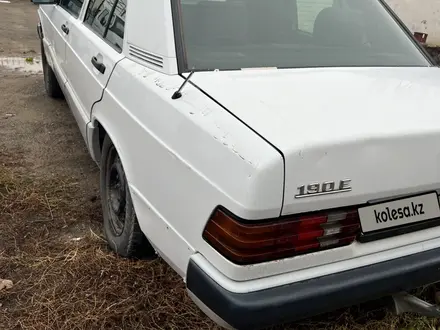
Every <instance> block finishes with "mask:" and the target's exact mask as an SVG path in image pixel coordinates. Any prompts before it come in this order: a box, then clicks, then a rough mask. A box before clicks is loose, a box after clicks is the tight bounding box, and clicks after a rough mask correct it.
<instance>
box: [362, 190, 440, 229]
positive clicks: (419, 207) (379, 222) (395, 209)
mask: <svg viewBox="0 0 440 330" xmlns="http://www.w3.org/2000/svg"><path fill="white" fill-rule="evenodd" d="M359 218H360V220H361V226H362V231H363V232H364V233H367V232H370V231H375V230H381V229H387V228H392V227H396V226H402V225H408V224H411V223H414V222H420V221H424V220H429V219H434V218H440V207H439V201H438V197H437V194H436V193H432V194H427V195H420V196H416V197H410V198H405V199H399V200H396V201H392V202H386V203H381V204H376V205H373V206H367V207H363V208H360V209H359Z"/></svg>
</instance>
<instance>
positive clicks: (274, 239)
mask: <svg viewBox="0 0 440 330" xmlns="http://www.w3.org/2000/svg"><path fill="white" fill-rule="evenodd" d="M359 230H360V223H359V215H358V212H357V210H341V211H331V212H328V213H325V212H320V213H313V214H306V215H298V216H290V217H286V218H280V219H277V220H270V221H266V222H259V223H252V222H243V221H239V220H237V219H236V218H235V217H234V216H232V215H230V214H229V213H228V212H225V211H222V210H220V209H218V210H216V211H215V212H214V213H213V214H212V216H211V218H210V219H209V221H208V224H207V225H206V227H205V230H204V232H203V238H204V239H205V240H206V241H207V242H208V243H209V244H210V245H211V246H212V247H213V248H215V249H216V250H217V251H218V252H220V253H221V254H222V255H223V256H225V257H226V258H227V259H229V260H230V261H232V262H234V263H237V264H253V263H259V262H265V261H271V260H276V259H281V258H288V257H292V256H295V255H298V254H304V253H308V252H313V251H319V250H324V249H328V248H334V247H340V246H344V245H347V244H351V243H352V242H353V241H354V240H355V238H356V236H357V234H358V232H359Z"/></svg>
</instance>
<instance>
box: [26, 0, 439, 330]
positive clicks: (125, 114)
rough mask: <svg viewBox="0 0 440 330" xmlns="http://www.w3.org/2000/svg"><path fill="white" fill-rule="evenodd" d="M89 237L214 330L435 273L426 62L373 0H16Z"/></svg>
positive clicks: (432, 104) (267, 321) (433, 150)
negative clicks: (157, 282)
mask: <svg viewBox="0 0 440 330" xmlns="http://www.w3.org/2000/svg"><path fill="white" fill-rule="evenodd" d="M33 2H34V3H35V4H39V5H40V6H39V10H38V15H39V19H40V23H39V26H38V33H39V36H40V38H41V42H42V53H43V64H44V78H45V86H46V90H47V93H48V94H49V95H50V96H53V97H61V96H63V95H64V96H65V98H66V100H67V102H68V104H69V107H70V108H71V110H72V112H73V114H74V116H75V118H76V120H77V123H78V126H79V128H80V130H81V133H82V135H83V137H84V140H85V141H86V143H87V146H88V148H89V150H90V154H91V156H92V157H93V159H94V160H95V161H96V162H97V163H98V164H99V166H100V171H101V200H102V206H103V214H104V231H105V235H106V237H107V239H108V243H109V245H110V247H111V248H112V249H113V250H114V251H115V252H116V253H118V254H119V255H121V256H124V257H140V256H147V257H155V256H156V255H159V256H160V257H162V258H163V259H164V260H165V261H166V262H168V263H169V265H170V266H171V267H172V268H173V269H174V270H175V271H176V272H177V273H179V274H180V276H181V277H182V278H183V280H184V281H185V283H186V285H187V288H188V292H189V295H190V296H191V297H192V299H193V300H194V302H195V303H196V304H197V305H198V306H199V307H200V308H201V309H202V310H203V311H204V312H205V313H206V314H207V315H209V316H210V317H211V318H212V319H214V320H215V321H216V322H218V323H219V324H221V325H222V326H225V327H232V328H238V329H256V328H260V327H263V326H269V325H273V324H279V323H283V322H288V321H295V320H298V319H301V318H304V317H308V316H311V315H315V314H319V313H323V312H326V311H331V310H334V309H337V308H339V307H343V306H350V305H352V304H357V303H361V302H364V301H370V300H373V299H376V298H379V297H383V296H388V295H393V294H395V293H399V292H401V291H403V290H408V289H411V288H415V287H418V286H421V285H424V284H427V283H432V282H436V281H439V280H440V226H439V225H440V208H439V199H438V192H439V190H440V111H439V110H438V104H439V100H440V71H439V69H438V68H436V67H435V65H434V63H433V62H432V60H431V59H430V57H429V56H428V55H427V54H426V52H425V51H424V50H423V49H422V47H421V46H420V45H419V44H418V43H417V42H416V40H415V39H414V37H413V36H412V35H411V34H410V32H409V31H408V30H407V28H406V27H404V26H403V24H402V23H401V22H400V20H399V19H398V18H397V17H396V16H395V14H394V13H393V12H392V11H391V10H390V9H389V7H388V6H387V5H386V4H385V3H384V2H383V1H382V0H350V1H345V0H215V1H214V0H203V1H200V0H148V1H132V0H58V1H55V0H33Z"/></svg>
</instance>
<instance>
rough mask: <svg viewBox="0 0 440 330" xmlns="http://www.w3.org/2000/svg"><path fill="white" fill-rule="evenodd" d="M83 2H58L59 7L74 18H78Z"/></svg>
mask: <svg viewBox="0 0 440 330" xmlns="http://www.w3.org/2000/svg"><path fill="white" fill-rule="evenodd" d="M83 3H84V0H60V6H61V7H63V8H64V9H65V10H67V11H68V12H69V13H70V14H72V15H73V16H75V17H78V16H79V12H80V11H81V7H82V5H83Z"/></svg>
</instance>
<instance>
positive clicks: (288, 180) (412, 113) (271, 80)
mask: <svg viewBox="0 0 440 330" xmlns="http://www.w3.org/2000/svg"><path fill="white" fill-rule="evenodd" d="M191 81H192V82H193V83H194V84H196V85H197V86H198V87H199V88H201V89H202V90H204V91H205V92H206V93H208V94H209V95H210V96H212V97H213V98H214V99H215V100H216V101H218V102H219V103H220V104H222V105H223V106H224V107H225V108H226V109H228V110H229V111H230V112H232V113H233V114H234V115H235V116H237V117H238V118H239V119H240V120H242V121H243V122H245V123H246V124H247V125H249V126H250V127H251V128H252V129H254V130H255V131H256V132H257V133H259V134H260V135H261V136H263V137H264V138H265V139H267V140H268V142H270V143H271V144H273V145H274V147H276V148H277V149H279V150H280V151H281V152H282V154H283V155H284V158H285V196H284V205H283V209H282V214H283V215H286V214H293V213H301V212H307V211H312V210H313V211H314V210H319V209H328V208H336V207H342V206H347V205H355V204H363V203H367V202H372V201H376V200H381V199H387V198H394V197H399V196H405V195H409V194H415V193H421V192H425V191H432V190H435V189H437V188H438V187H439V183H440V175H439V174H440V171H439V170H440V166H439V159H440V158H439V156H440V109H439V101H440V71H439V70H438V69H437V68H421V67H420V68H323V69H316V68H315V69H291V70H290V69H289V70H276V69H268V70H263V69H259V70H243V71H229V72H226V71H221V72H198V73H196V74H195V75H194V76H193V77H192V78H191ZM341 181H342V182H341ZM312 184H318V185H319V186H309V185H312ZM323 186H324V189H325V190H326V191H327V192H328V190H329V189H331V188H332V187H334V189H338V188H339V187H341V188H351V189H345V192H338V193H336V192H335V193H332V194H318V195H313V196H308V198H304V197H303V196H297V195H299V194H300V195H301V194H303V193H306V192H307V190H310V189H308V188H312V189H311V190H310V191H311V192H313V191H315V190H314V189H316V187H319V189H320V191H322V188H323Z"/></svg>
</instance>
